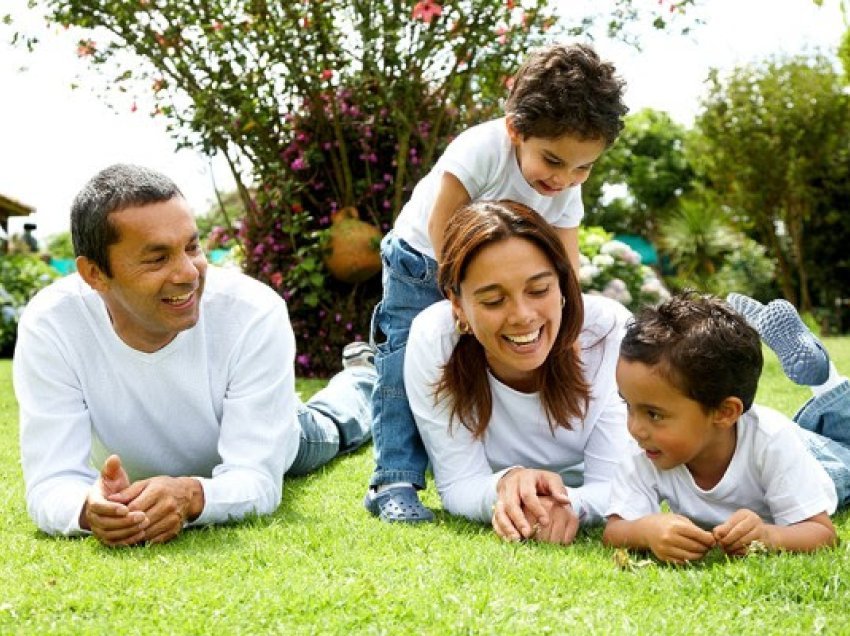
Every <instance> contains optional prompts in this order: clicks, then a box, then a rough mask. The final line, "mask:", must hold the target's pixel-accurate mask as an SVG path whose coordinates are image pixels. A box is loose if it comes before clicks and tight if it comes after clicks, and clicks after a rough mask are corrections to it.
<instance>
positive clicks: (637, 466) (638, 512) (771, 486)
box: [606, 406, 837, 530]
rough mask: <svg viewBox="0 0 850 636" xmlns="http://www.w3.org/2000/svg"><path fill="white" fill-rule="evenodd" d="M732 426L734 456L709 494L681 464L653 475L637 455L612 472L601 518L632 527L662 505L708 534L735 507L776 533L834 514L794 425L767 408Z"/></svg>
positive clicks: (829, 489)
mask: <svg viewBox="0 0 850 636" xmlns="http://www.w3.org/2000/svg"><path fill="white" fill-rule="evenodd" d="M736 427H737V428H736V430H737V435H738V437H737V441H736V444H735V454H734V455H733V456H732V462H731V463H730V464H729V467H728V468H727V469H726V473H725V474H724V475H723V478H722V479H721V480H720V482H719V483H718V484H717V485H716V486H714V488H712V489H711V490H703V489H702V488H700V487H699V486H697V484H696V482H694V479H693V477H692V476H691V473H690V471H689V470H688V469H687V468H686V467H685V466H684V465H680V466H676V467H675V468H671V469H670V470H659V469H657V468H656V467H655V466H654V465H653V464H652V462H651V461H650V460H649V459H648V458H647V457H646V454H645V453H644V452H643V451H638V452H635V453H634V454H633V455H631V456H630V457H629V458H627V459H626V460H624V461H623V463H622V464H621V466H620V469H619V470H618V471H617V476H616V478H615V479H614V482H613V484H612V486H611V503H610V505H609V506H608V510H607V512H606V516H608V515H612V514H616V515H619V516H621V517H622V518H623V519H626V520H628V521H634V520H635V519H638V518H640V517H645V516H646V515H650V514H655V513H658V512H660V510H661V509H660V503H661V501H664V500H666V501H667V502H668V504H669V506H670V510H671V511H673V512H675V513H678V514H680V515H683V516H685V517H688V518H689V519H691V520H692V521H693V522H694V523H696V524H697V525H699V526H700V527H702V528H705V529H707V530H708V529H711V528H713V527H715V526H717V525H719V524H721V523H723V522H725V521H726V520H727V519H728V518H729V517H731V516H732V514H733V513H734V512H735V511H737V510H739V509H741V508H747V509H749V510H752V511H753V512H755V513H756V514H757V515H758V516H759V517H761V518H762V519H763V520H764V521H765V522H766V523H771V524H775V525H780V526H787V525H790V524H793V523H798V522H800V521H803V520H804V519H808V518H810V517H813V516H814V515H817V514H820V513H821V512H826V513H828V514H832V513H833V512H835V507H836V503H837V497H836V494H835V485H834V484H833V482H832V480H831V479H830V478H829V475H827V473H826V471H825V470H824V469H823V467H822V466H821V465H820V464H819V463H818V461H817V460H816V459H815V458H814V457H812V455H811V454H810V453H809V452H808V450H806V447H805V445H804V444H803V442H802V440H801V439H800V437H799V435H798V434H797V431H798V430H799V427H798V426H797V425H796V424H795V423H794V422H792V421H791V420H789V419H788V418H787V417H785V416H784V415H782V414H781V413H778V412H777V411H774V410H773V409H770V408H768V407H765V406H753V407H752V408H751V409H750V410H749V411H747V412H746V413H744V414H743V415H742V416H741V418H740V419H739V420H738V423H737V424H736Z"/></svg>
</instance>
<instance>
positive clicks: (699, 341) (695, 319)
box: [620, 291, 763, 411]
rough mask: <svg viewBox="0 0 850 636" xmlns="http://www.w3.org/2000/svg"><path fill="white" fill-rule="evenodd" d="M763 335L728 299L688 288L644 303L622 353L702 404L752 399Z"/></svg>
mask: <svg viewBox="0 0 850 636" xmlns="http://www.w3.org/2000/svg"><path fill="white" fill-rule="evenodd" d="M761 351H762V350H761V339H760V338H759V335H758V333H757V332H756V330H755V329H753V328H752V327H750V326H749V325H748V324H747V322H746V320H744V318H743V317H742V316H741V315H740V314H738V313H737V312H736V311H735V310H734V309H732V308H731V307H730V306H729V305H728V304H727V303H726V302H724V301H722V300H720V299H719V298H715V297H713V296H710V295H702V294H698V293H696V292H694V291H685V292H682V293H681V294H678V295H676V296H673V297H672V298H671V299H670V300H668V301H666V302H664V303H662V304H661V305H659V306H658V307H646V308H644V309H642V310H641V311H640V313H639V314H638V315H637V316H636V317H635V318H634V320H633V321H632V322H631V323H630V324H629V326H628V327H627V329H626V335H625V337H624V338H623V341H622V343H621V344H620V357H621V358H622V359H624V360H628V361H629V362H640V363H642V364H645V365H647V366H650V367H654V368H655V369H656V370H657V371H659V372H660V373H662V374H663V375H664V377H666V378H667V380H668V381H669V382H670V383H672V384H673V385H674V386H676V387H677V388H678V389H679V390H680V391H681V392H682V394H683V395H685V396H687V397H689V398H690V399H692V400H695V401H697V402H699V403H700V404H701V405H702V406H703V408H705V409H712V408H716V407H718V406H719V405H720V403H721V402H723V400H724V399H726V398H727V397H737V398H739V399H740V400H741V402H743V403H744V410H745V411H746V410H747V409H749V408H750V407H751V406H752V404H753V399H754V398H755V394H756V389H757V388H758V381H759V376H761V370H762V365H763V358H762V353H761Z"/></svg>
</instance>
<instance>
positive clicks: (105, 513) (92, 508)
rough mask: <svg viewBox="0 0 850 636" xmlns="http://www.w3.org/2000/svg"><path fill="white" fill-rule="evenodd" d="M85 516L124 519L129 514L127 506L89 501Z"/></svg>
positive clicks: (96, 500) (109, 502) (110, 502)
mask: <svg viewBox="0 0 850 636" xmlns="http://www.w3.org/2000/svg"><path fill="white" fill-rule="evenodd" d="M86 505H87V510H86V514H87V515H88V516H92V515H96V516H98V517H102V518H105V517H114V518H124V517H126V516H127V515H128V514H129V512H130V511H129V510H128V509H127V506H125V505H124V504H122V503H116V502H112V501H104V500H98V499H94V500H90V501H89V502H88V503H87V504H86Z"/></svg>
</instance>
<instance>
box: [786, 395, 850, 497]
mask: <svg viewBox="0 0 850 636" xmlns="http://www.w3.org/2000/svg"><path fill="white" fill-rule="evenodd" d="M794 421H795V422H797V424H799V425H800V428H801V429H802V430H801V437H802V438H803V441H804V442H805V443H806V446H807V447H808V448H809V452H811V453H812V455H814V456H815V459H817V460H818V461H819V462H820V464H821V465H822V466H823V467H824V468H825V469H826V472H827V473H828V474H829V476H830V477H831V478H832V481H833V482H834V483H835V490H836V493H837V494H838V507H839V508H842V507H844V506H847V505H850V381H848V380H846V379H845V380H844V381H843V382H842V383H841V384H839V385H838V386H836V387H835V388H833V389H831V390H829V391H827V392H826V393H824V394H822V395H818V396H814V397H812V398H811V399H810V400H809V401H808V402H806V403H805V404H804V405H803V407H802V408H801V409H800V410H799V411H797V414H796V415H795V416H794Z"/></svg>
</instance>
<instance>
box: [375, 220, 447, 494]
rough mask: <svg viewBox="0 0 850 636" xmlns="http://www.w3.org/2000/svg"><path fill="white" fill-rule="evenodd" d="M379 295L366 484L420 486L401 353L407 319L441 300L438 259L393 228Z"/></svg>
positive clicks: (421, 469) (421, 464) (421, 457)
mask: <svg viewBox="0 0 850 636" xmlns="http://www.w3.org/2000/svg"><path fill="white" fill-rule="evenodd" d="M381 260H382V261H383V273H382V279H381V280H382V283H383V288H384V289H383V296H382V298H381V302H380V303H378V306H377V307H375V312H374V314H373V315H372V334H371V336H372V344H373V346H374V347H375V350H376V354H375V367H376V369H377V371H378V380H377V382H376V383H375V389H374V391H373V392H372V440H373V443H374V447H375V472H374V473H373V474H372V479H371V480H370V482H369V485H370V486H379V485H381V484H389V483H393V482H397V481H406V482H410V483H412V484H413V485H414V486H416V487H417V488H424V487H425V469H426V468H427V466H428V455H427V454H426V453H425V446H424V445H423V444H422V439H421V438H420V437H419V431H418V430H417V428H416V422H415V421H414V419H413V413H412V412H411V411H410V405H409V404H408V401H407V393H406V392H405V390H404V353H405V350H406V348H407V337H408V334H409V333H410V323H412V322H413V319H414V318H415V317H416V316H417V315H418V314H419V312H421V311H422V310H423V309H425V308H426V307H429V306H430V305H433V304H434V303H436V302H438V301H440V300H442V299H443V295H442V293H441V292H440V289H439V287H438V286H437V261H435V260H434V259H433V258H430V257H429V256H426V255H424V254H421V253H419V252H418V251H416V250H415V249H413V248H412V247H410V245H408V244H407V243H406V242H405V241H404V240H402V239H400V238H398V237H396V236H395V235H394V234H393V233H392V232H390V233H389V234H387V235H386V236H385V237H384V239H383V240H382V241H381Z"/></svg>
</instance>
